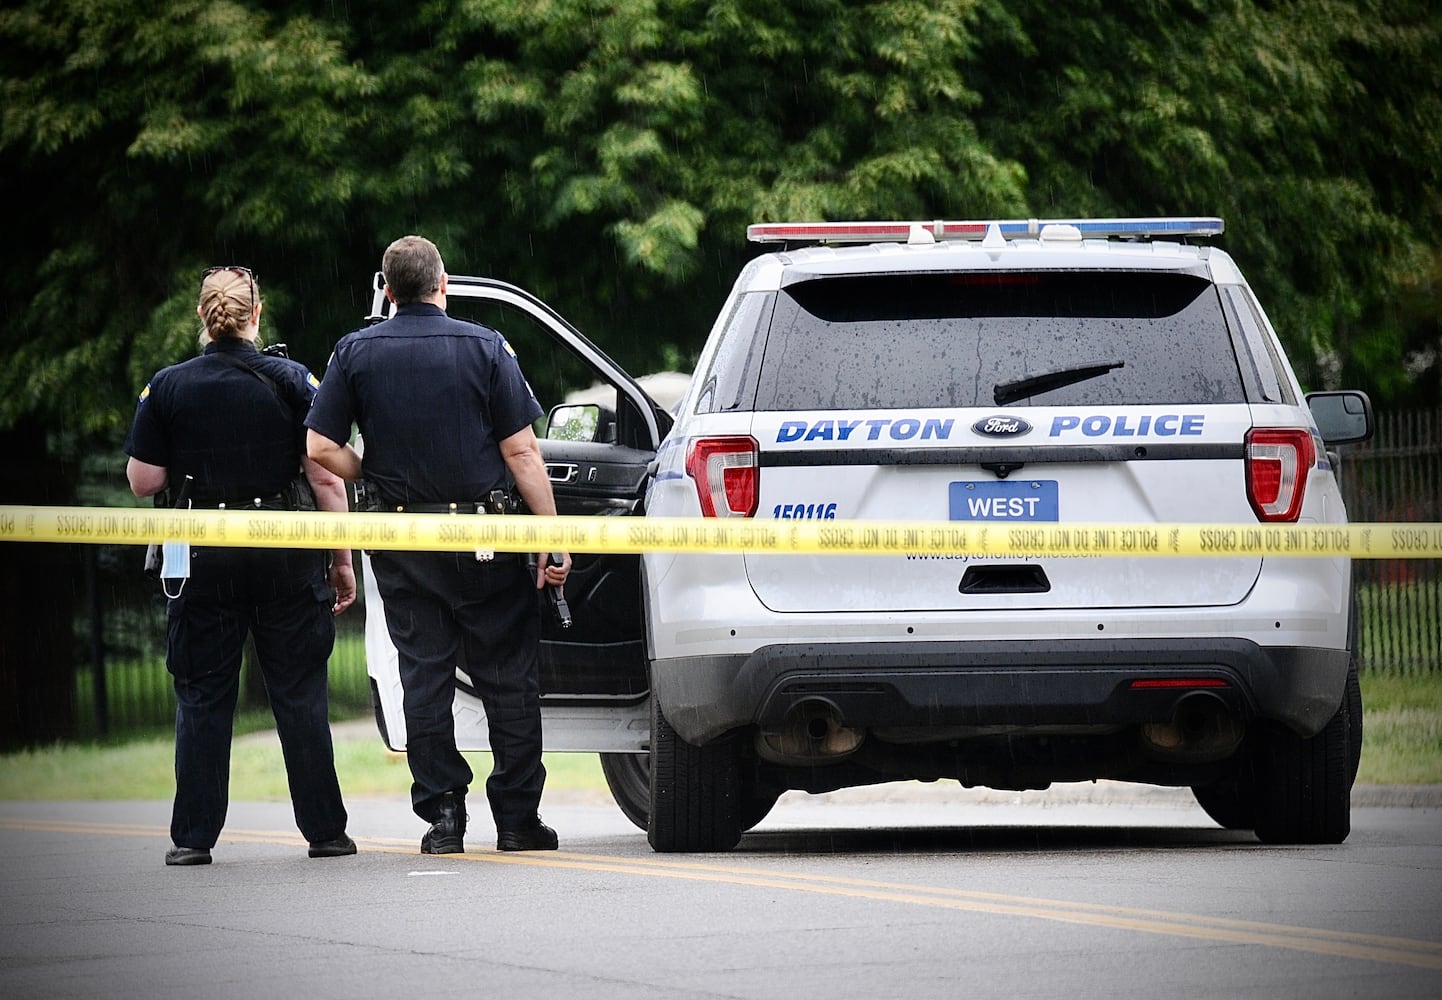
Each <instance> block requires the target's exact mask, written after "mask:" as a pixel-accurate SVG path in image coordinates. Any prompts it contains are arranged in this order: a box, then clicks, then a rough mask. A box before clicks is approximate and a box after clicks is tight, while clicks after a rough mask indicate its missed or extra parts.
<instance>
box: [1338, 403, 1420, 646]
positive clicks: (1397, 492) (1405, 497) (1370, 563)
mask: <svg viewBox="0 0 1442 1000" xmlns="http://www.w3.org/2000/svg"><path fill="white" fill-rule="evenodd" d="M1340 457H1341V470H1342V477H1341V480H1342V495H1343V497H1344V498H1345V500H1346V503H1347V516H1348V518H1349V519H1351V520H1353V521H1379V522H1392V521H1403V522H1405V521H1413V522H1417V521H1423V522H1437V521H1442V410H1433V411H1421V412H1416V411H1414V412H1405V413H1379V414H1378V415H1377V433H1376V435H1375V436H1374V437H1373V438H1372V440H1371V441H1368V442H1367V443H1365V444H1361V445H1353V446H1350V447H1348V448H1346V449H1344V450H1343V452H1342V454H1341V456H1340ZM1439 566H1442V560H1437V559H1397V560H1378V559H1366V560H1358V561H1357V562H1355V563H1353V569H1352V572H1353V574H1354V576H1355V578H1356V580H1357V602H1358V606H1359V611H1360V614H1359V616H1358V622H1359V626H1360V634H1359V636H1358V646H1359V648H1358V660H1359V662H1360V664H1361V666H1362V669H1364V670H1370V671H1375V672H1388V673H1403V674H1410V673H1422V672H1427V671H1434V670H1442V571H1439Z"/></svg>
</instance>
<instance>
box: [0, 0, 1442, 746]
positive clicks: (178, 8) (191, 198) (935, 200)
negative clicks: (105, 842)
mask: <svg viewBox="0 0 1442 1000" xmlns="http://www.w3.org/2000/svg"><path fill="white" fill-rule="evenodd" d="M1439 53H1442V10H1439V9H1438V8H1437V5H1436V4H1435V3H1434V2H1432V0H1395V2H1384V0H1215V2H1213V0H1149V2H1147V3H1137V4H1117V3H1109V2H1107V0H1075V2H1072V3H1068V4H1065V5H1057V4H1055V3H1052V2H1049V0H709V2H703V0H610V2H605V3H603V2H599V0H531V2H528V3H516V2H515V0H421V2H420V3H414V2H406V3H402V2H400V0H368V2H366V3H360V2H357V0H324V2H321V0H144V2H142V0H12V2H11V3H9V4H7V5H5V6H4V7H3V8H0V178H3V183H4V191H5V194H6V196H7V197H6V208H7V213H6V222H7V233H6V235H7V239H6V240H5V242H4V248H3V250H0V293H3V295H4V302H5V304H6V306H7V308H6V311H5V320H4V323H3V325H0V447H3V448H4V450H5V453H6V455H7V456H8V457H9V461H8V462H7V466H6V470H5V471H6V475H4V476H0V503H17V502H19V503H33V502H50V503H55V502H64V501H65V500H66V499H67V496H73V495H74V493H73V491H74V489H75V487H76V484H77V482H78V480H79V478H80V477H79V476H78V475H77V464H78V463H77V462H76V461H75V459H76V457H77V456H79V455H83V454H87V453H88V454H95V453H109V454H114V455H116V456H117V457H118V447H119V441H120V437H121V435H122V434H123V432H124V429H125V427H126V426H127V425H128V423H129V421H130V416H131V413H132V412H133V400H134V397H135V393H136V391H137V390H138V389H139V388H140V387H141V386H142V385H143V384H144V383H145V381H146V379H147V378H148V377H149V376H150V374H151V373H152V372H154V371H155V370H156V369H157V368H159V367H161V366H163V365H166V364H170V363H174V362H176V361H179V360H181V359H183V358H185V357H187V356H189V355H190V354H192V353H193V352H194V350H195V335H196V333H197V332H198V323H197V320H196V318H195V304H196V295H197V292H198V278H199V274H200V271H201V270H202V268H203V267H205V266H207V265H210V264H226V263H243V264H246V265H249V266H251V267H253V268H254V269H255V270H256V271H257V273H258V274H259V275H260V280H261V283H262V288H263V292H264V296H265V299H266V313H265V320H266V322H265V331H266V334H267V336H268V337H269V338H270V339H272V340H285V341H287V342H288V343H289V344H290V345H291V349H292V353H293V354H294V355H295V356H297V357H299V358H300V359H301V360H302V361H304V362H306V363H307V364H309V365H310V366H311V367H312V368H313V369H315V370H316V371H318V372H319V371H320V370H321V369H322V368H323V360H324V359H325V357H326V356H327V355H328V353H329V349H330V346H331V345H332V344H333V343H334V342H335V340H336V339H338V338H339V337H340V336H341V335H342V334H344V333H345V332H346V331H347V330H349V329H351V328H353V327H355V326H357V325H358V324H359V322H360V320H361V318H362V317H363V316H364V314H365V313H366V312H367V311H368V308H369V299H370V288H369V275H370V274H371V272H372V271H374V269H375V268H376V266H377V263H378V260H379V256H380V253H381V251H382V249H383V248H384V247H385V245H386V244H387V243H388V242H389V241H390V240H392V239H394V238H395V237H397V236H399V235H402V234H404V233H407V232H420V233H424V234H426V235H428V236H430V237H431V238H433V239H434V240H436V242H437V243H438V244H439V245H440V246H441V248H442V250H443V252H444V253H445V256H446V260H447V264H448V266H449V268H450V269H451V270H452V271H453V272H455V273H458V274H494V275H497V276H500V277H504V278H508V279H510V280H513V281H515V282H517V283H519V284H521V285H524V286H526V287H528V288H530V289H531V290H533V291H535V292H536V293H537V294H539V295H540V296H542V297H543V298H545V299H547V300H548V301H550V302H551V303H552V304H553V305H555V306H556V307H557V308H558V309H560V311H561V312H562V313H564V314H565V315H567V316H568V317H570V318H571V319H572V320H573V321H575V322H576V323H577V325H578V326H580V327H581V328H582V329H583V330H585V331H587V332H588V333H590V334H591V335H592V336H593V338H594V339H596V340H597V341H598V342H600V343H601V344H602V345H603V346H604V347H605V349H606V350H607V351H608V352H609V353H610V354H612V356H614V357H615V358H616V359H617V360H618V361H620V362H621V363H622V364H623V365H625V366H626V367H628V368H630V369H631V370H632V371H635V372H638V373H639V372H641V371H644V370H647V369H653V368H657V367H662V366H675V365H681V366H683V367H684V366H685V364H686V363H687V361H688V360H689V359H690V358H692V357H694V355H695V353H696V351H697V350H698V349H699V347H700V345H701V342H702V340H703V339H704V337H705V335H706V332H707V330H708V329H709V327H710V324H711V321H712V318H713V316H714V313H715V311H716V309H717V307H718V306H719V305H720V302H721V300H722V298H723V297H724V295H725V292H726V290H727V288H728V287H729V285H730V283H731V280H732V278H733V276H734V274H735V273H736V271H737V270H738V269H739V267H740V266H741V264H742V263H744V261H745V260H746V258H747V257H748V256H749V255H750V254H751V253H752V252H753V251H752V250H751V249H750V248H748V247H747V245H746V244H745V241H744V229H745V226H746V224H747V223H750V222H754V221H777V220H786V219H864V218H888V217H893V218H986V217H998V216H1003V217H1004V216H1038V217H1047V216H1062V215H1067V216H1070V215H1149V214H1171V213H1178V214H1209V215H1221V216H1223V217H1224V218H1225V219H1226V221H1227V224H1228V232H1227V235H1226V237H1225V241H1224V245H1225V246H1226V247H1227V248H1228V249H1229V250H1231V251H1232V252H1233V254H1234V255H1235V256H1236V257H1237V259H1238V260H1239V262H1240V263H1241V265H1242V267H1243V268H1244V269H1245V270H1246V271H1247V273H1248V275H1249V276H1250V278H1251V279H1252V281H1253V283H1254V284H1255V285H1256V286H1257V287H1258V290H1259V293H1260V294H1261V296H1262V299H1263V301H1264V302H1265V303H1266V305H1267V307H1268V310H1269V312H1270V315H1271V318H1272V320H1273V322H1274V323H1275V324H1276V325H1277V327H1278V328H1279V331H1280V333H1281V335H1282V336H1283V338H1284V339H1285V340H1286V341H1287V344H1288V347H1289V349H1290V352H1291V353H1292V355H1293V357H1294V359H1296V360H1298V361H1299V362H1300V363H1301V368H1302V374H1303V377H1304V379H1305V380H1306V381H1307V382H1308V383H1310V384H1311V385H1312V386H1314V387H1316V386H1322V385H1325V384H1331V383H1333V382H1336V381H1342V382H1345V383H1347V384H1351V385H1360V386H1362V387H1364V388H1367V389H1369V390H1370V391H1371V392H1372V393H1373V394H1374V397H1375V398H1376V399H1377V400H1378V402H1379V403H1383V404H1386V403H1395V404H1402V403H1419V402H1421V403H1426V404H1428V405H1431V404H1434V403H1435V401H1436V400H1437V399H1438V398H1439V396H1442V331H1439V321H1438V316H1439V310H1438V308H1437V290H1438V287H1439V284H1442V250H1439V248H1442V183H1439V171H1442V148H1439V146H1442V89H1439V88H1438V87H1437V86H1436V83H1435V78H1436V68H1435V63H1436V59H1437V56H1438V54H1439ZM524 357H525V355H524V354H523V358H524ZM528 372H530V373H531V374H532V381H533V383H535V384H536V388H537V390H538V392H539V393H540V394H541V395H542V397H543V399H545V400H547V401H551V400H554V399H556V398H557V397H558V395H559V393H561V392H562V391H564V390H565V389H566V388H570V386H567V385H564V384H562V379H563V378H564V377H565V375H564V372H563V371H562V370H561V369H559V368H550V369H547V368H546V367H545V366H540V367H539V368H537V367H533V366H531V365H528ZM538 373H539V374H540V377H539V378H537V377H536V376H537V374H538ZM12 549H13V551H7V555H9V556H13V558H11V559H9V560H7V564H6V567H5V570H4V572H3V573H0V591H3V593H5V594H8V595H11V599H8V600H6V601H5V602H3V604H4V609H8V610H5V611H4V614H3V615H0V630H3V632H4V637H3V640H0V691H5V692H10V696H8V697H6V698H4V699H0V701H3V702H4V703H5V704H6V705H9V706H11V708H10V711H11V714H12V715H13V714H16V713H21V714H23V715H24V716H25V718H26V719H27V720H41V721H42V722H44V721H45V720H59V721H57V722H56V723H55V727H58V728H55V729H53V730H52V731H51V734H52V735H59V734H61V733H60V730H62V729H63V727H64V720H65V719H67V718H68V715H67V713H66V712H65V711H64V710H63V706H58V707H57V705H56V704H54V702H55V699H57V698H63V697H64V694H65V691H66V690H67V685H66V684H65V682H64V678H65V677H66V676H67V673H66V672H67V669H68V660H67V656H68V652H67V650H66V649H65V648H64V647H65V642H64V641H62V640H59V639H57V636H60V635H65V636H68V634H69V621H70V616H71V613H72V612H71V607H70V604H69V603H68V601H69V599H73V598H74V596H75V595H74V594H70V595H69V596H68V598H67V595H66V594H64V593H61V594H59V595H56V596H55V597H54V598H53V599H52V598H51V597H50V595H44V596H45V598H46V599H45V600H44V601H41V602H40V603H35V601H31V602H30V603H25V601H24V600H22V598H25V597H26V596H27V595H36V594H38V593H39V592H38V591H36V589H35V588H34V587H33V586H30V582H31V581H32V580H33V579H36V578H38V577H40V576H43V575H44V574H51V575H53V574H54V571H55V566H56V563H55V562H54V561H53V560H51V559H50V558H49V556H48V554H47V552H46V551H45V547H44V546H12ZM21 638H23V640H24V642H23V643H21V642H20V641H19V640H20V639H21ZM40 675H43V676H45V677H48V678H51V680H52V681H53V683H51V684H50V685H49V687H46V688H45V689H44V690H43V691H42V690H40V688H38V687H36V686H34V685H30V686H29V687H27V686H26V684H25V683H21V682H22V680H23V679H24V678H26V677H31V676H40ZM37 692H39V693H38V694H37ZM37 699H38V701H37ZM11 721H12V723H13V722H14V721H15V720H13V719H12V720H11ZM0 730H4V731H5V732H12V733H13V732H22V733H30V730H27V729H24V727H23V726H18V725H15V726H12V727H10V728H9V729H6V727H3V726H0ZM31 735H33V736H35V737H37V738H43V737H45V736H46V735H47V731H46V730H45V729H44V726H43V725H42V726H41V728H40V729H39V730H36V731H35V732H34V733H31ZM0 736H3V734H0ZM27 738H28V737H27Z"/></svg>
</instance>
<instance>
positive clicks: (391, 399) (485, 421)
mask: <svg viewBox="0 0 1442 1000" xmlns="http://www.w3.org/2000/svg"><path fill="white" fill-rule="evenodd" d="M542 413H543V411H542V409H541V404H540V403H538V402H537V401H536V397H535V395H534V394H533V393H532V392H531V387H530V386H529V385H527V384H526V379H525V377H524V376H523V375H522V374H521V367H520V365H519V364H518V363H517V361H516V356H515V352H514V351H512V350H511V346H510V345H509V344H507V343H506V340H505V338H504V337H502V336H501V335H500V334H499V333H497V332H496V331H495V330H492V329H490V328H489V327H485V326H481V325H479V324H477V323H471V322H468V321H466V320H460V319H455V318H453V317H450V316H447V315H446V313H445V311H444V310H443V309H441V308H440V307H439V306H435V305H431V304H428V303H411V304H409V305H403V306H400V307H398V308H397V309H396V311H395V314H394V315H392V316H391V318H390V319H388V320H386V321H385V322H383V323H377V324H376V325H375V326H371V327H367V328H365V329H363V330H357V331H355V332H354V333H349V334H347V335H346V336H344V337H342V338H341V340H340V342H339V343H338V344H336V347H335V353H334V354H332V355H331V359H330V363H329V364H328V365H327V366H326V372H325V379H324V380H323V381H322V382H321V387H320V392H319V393H318V394H317V396H316V399H315V404H314V405H313V406H312V407H311V411H310V415H309V416H308V417H306V421H305V423H306V426H307V427H309V428H311V429H312V430H314V431H315V432H316V433H318V434H323V435H325V436H326V437H328V438H330V439H331V440H332V441H335V442H336V443H337V444H344V443H345V442H346V441H348V440H349V439H350V430H351V425H352V424H354V425H355V426H356V427H358V428H359V429H360V433H361V436H362V438H363V439H364V451H363V453H362V459H361V461H362V469H363V474H364V475H365V478H366V479H367V480H368V481H369V482H370V483H371V484H372V485H373V486H374V487H375V489H376V491H377V492H379V493H380V495H381V496H382V497H384V498H385V499H386V500H388V501H391V502H394V503H469V502H472V501H476V500H482V499H484V498H485V496H486V494H487V493H489V492H490V491H491V490H493V489H496V488H497V487H500V486H502V485H504V484H505V481H506V466H505V462H504V461H503V460H502V458H501V452H500V447H499V444H500V442H501V441H504V440H505V439H506V438H508V437H510V436H511V435H512V434H515V433H516V432H517V431H519V430H521V429H522V428H524V427H526V426H528V425H529V424H531V423H533V422H534V421H535V420H536V419H538V418H539V417H540V416H541V415H542Z"/></svg>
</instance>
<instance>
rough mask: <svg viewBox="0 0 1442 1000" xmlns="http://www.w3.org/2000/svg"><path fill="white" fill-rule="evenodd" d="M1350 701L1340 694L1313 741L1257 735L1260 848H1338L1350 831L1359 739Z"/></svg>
mask: <svg viewBox="0 0 1442 1000" xmlns="http://www.w3.org/2000/svg"><path fill="white" fill-rule="evenodd" d="M1349 684H1350V675H1349ZM1351 700H1352V699H1351V698H1350V697H1349V696H1348V695H1345V694H1344V696H1343V698H1342V704H1341V705H1340V706H1339V707H1338V708H1337V714H1336V715H1334V716H1332V718H1331V720H1330V721H1329V722H1328V723H1327V725H1326V727H1325V728H1324V729H1323V730H1322V731H1321V732H1320V733H1318V734H1317V735H1316V736H1313V737H1310V738H1306V739H1304V738H1303V737H1300V736H1298V735H1297V734H1296V733H1293V732H1292V731H1291V730H1288V729H1285V728H1282V727H1280V726H1279V727H1275V728H1272V729H1268V730H1265V731H1264V732H1263V733H1261V734H1260V735H1261V737H1262V738H1261V740H1260V741H1259V746H1258V754H1257V758H1256V770H1257V788H1256V792H1257V794H1256V797H1255V800H1254V801H1255V803H1256V820H1257V824H1256V831H1257V838H1258V839H1259V840H1261V841H1262V842H1263V843H1266V844H1340V843H1341V842H1342V841H1344V840H1346V839H1347V835H1348V834H1349V833H1351V832H1352V774H1353V771H1352V763H1351V762H1352V759H1353V753H1352V745H1353V743H1354V742H1355V743H1356V744H1358V745H1359V746H1360V742H1361V740H1360V731H1358V732H1356V733H1355V735H1354V729H1353V723H1352V712H1351V704H1350V703H1351ZM1357 730H1360V725H1359V726H1357Z"/></svg>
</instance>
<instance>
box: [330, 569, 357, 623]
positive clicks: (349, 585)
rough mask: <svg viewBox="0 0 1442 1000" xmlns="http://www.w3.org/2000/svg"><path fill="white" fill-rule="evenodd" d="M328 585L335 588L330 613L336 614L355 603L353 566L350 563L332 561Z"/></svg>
mask: <svg viewBox="0 0 1442 1000" xmlns="http://www.w3.org/2000/svg"><path fill="white" fill-rule="evenodd" d="M330 585H331V587H332V588H333V589H334V590H335V604H334V605H333V606H332V607H331V609H330V613H331V614H333V615H338V614H340V613H341V612H342V611H344V610H345V609H346V608H348V607H350V606H351V605H352V604H354V603H355V567H354V566H352V565H351V564H350V563H346V564H344V565H340V564H338V563H332V564H331V568H330Z"/></svg>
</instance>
